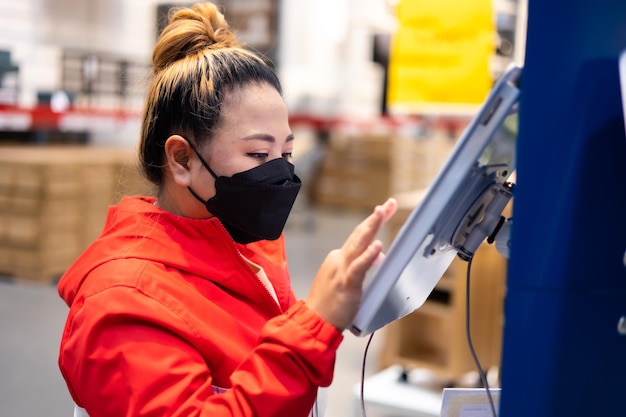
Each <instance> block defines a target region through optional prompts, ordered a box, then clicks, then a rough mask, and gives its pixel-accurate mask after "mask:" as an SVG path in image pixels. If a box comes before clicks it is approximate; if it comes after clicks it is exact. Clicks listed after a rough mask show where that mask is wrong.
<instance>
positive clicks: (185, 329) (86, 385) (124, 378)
mask: <svg viewBox="0 0 626 417" xmlns="http://www.w3.org/2000/svg"><path fill="white" fill-rule="evenodd" d="M138 291H139V290H137V289H136V288H128V287H114V288H109V289H107V290H106V291H105V292H106V293H107V294H106V296H104V295H103V294H102V293H99V294H94V295H91V296H90V297H88V298H87V299H86V300H82V301H81V302H80V305H74V306H73V308H72V310H71V311H70V315H69V316H68V322H67V324H66V328H65V331H64V334H63V338H62V341H61V352H60V356H59V365H60V368H61V371H62V373H63V376H64V378H65V380H66V382H67V384H68V388H69V390H70V393H71V394H72V397H73V399H74V401H75V402H76V403H77V404H78V405H79V406H81V407H83V408H85V409H86V410H87V412H88V413H89V415H90V417H105V416H106V417H122V416H128V417H130V416H138V415H141V416H146V417H156V416H168V417H170V416H171V417H178V416H198V417H200V416H207V417H208V416H210V417H226V416H232V417H252V416H256V417H265V416H267V417H270V416H283V415H284V416H290V417H299V416H302V417H304V416H307V415H308V413H309V411H310V409H311V407H312V405H313V402H314V400H315V396H316V391H317V387H318V386H327V385H329V384H330V382H331V380H332V373H333V367H334V360H335V353H336V350H337V347H338V346H339V343H340V342H341V340H342V336H341V333H340V332H338V331H337V330H336V329H335V328H334V327H333V326H331V325H330V324H328V323H326V322H324V321H323V320H322V319H321V318H320V317H319V316H317V315H316V314H315V313H314V312H312V311H311V310H309V309H308V308H307V306H306V305H305V304H304V303H303V302H298V303H296V304H295V305H294V306H292V307H291V308H290V309H289V310H288V311H287V312H286V313H285V314H282V315H280V316H277V317H275V318H273V319H271V320H270V321H268V323H267V324H266V325H265V326H264V327H263V329H262V331H261V334H260V338H259V342H258V344H257V345H256V347H255V348H254V349H253V350H252V351H251V353H250V354H249V356H248V357H247V358H246V359H245V360H243V361H242V362H241V363H240V365H239V366H238V367H237V368H236V370H235V371H234V372H233V374H232V375H231V384H232V387H231V388H230V389H229V390H227V391H226V392H225V393H223V394H219V395H216V394H214V389H213V387H212V375H211V370H210V369H209V367H208V366H207V362H206V361H205V358H203V357H202V355H201V354H200V352H199V351H198V350H197V349H196V348H195V347H194V346H193V343H190V340H193V339H194V338H195V337H197V335H195V334H193V332H194V330H193V329H192V328H191V327H190V326H188V325H187V323H185V320H184V318H183V317H182V316H181V315H179V314H177V312H176V311H173V310H172V309H170V308H168V307H167V306H164V305H163V304H162V303H160V302H159V301H157V300H154V299H152V298H150V297H148V296H145V295H144V294H138V293H137V292H138ZM129 306H132V307H130V308H129Z"/></svg>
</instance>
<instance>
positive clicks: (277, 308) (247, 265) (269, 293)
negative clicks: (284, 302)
mask: <svg viewBox="0 0 626 417" xmlns="http://www.w3.org/2000/svg"><path fill="white" fill-rule="evenodd" d="M218 223H219V225H220V227H221V228H222V230H224V232H225V233H226V235H227V236H228V238H229V239H230V241H231V242H232V244H233V245H232V246H233V249H234V250H235V252H236V253H237V255H238V257H239V259H240V260H241V261H242V262H243V263H244V264H245V266H246V268H247V269H248V271H250V272H251V273H252V274H253V275H254V278H255V281H256V282H257V283H258V284H259V285H260V286H261V287H262V288H263V291H264V292H265V294H266V295H267V297H268V298H269V299H270V300H271V302H272V305H274V306H275V307H276V311H277V312H278V313H279V314H283V313H284V311H283V309H282V307H281V305H280V300H279V298H278V293H277V294H276V299H274V297H273V296H272V293H271V292H270V290H269V289H268V288H267V286H266V285H265V284H264V283H263V281H261V278H259V276H258V275H257V274H256V273H255V272H254V271H253V270H252V267H251V266H250V265H249V264H248V262H247V261H246V259H247V258H246V257H245V256H243V254H242V253H241V251H239V249H238V248H237V243H236V242H235V240H234V239H233V238H232V236H231V235H230V233H228V230H226V228H225V227H224V225H223V224H222V222H221V221H219V219H218ZM268 281H269V277H268ZM270 283H271V281H270Z"/></svg>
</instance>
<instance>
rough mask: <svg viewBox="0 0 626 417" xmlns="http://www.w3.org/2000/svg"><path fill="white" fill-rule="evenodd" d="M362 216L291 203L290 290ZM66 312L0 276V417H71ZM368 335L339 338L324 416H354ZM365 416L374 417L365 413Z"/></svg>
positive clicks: (47, 294)
mask: <svg viewBox="0 0 626 417" xmlns="http://www.w3.org/2000/svg"><path fill="white" fill-rule="evenodd" d="M366 215H367V212H365V211H364V212H354V211H346V210H330V209H310V208H309V207H307V205H306V204H303V203H300V204H297V205H296V207H295V208H294V211H293V213H292V217H291V218H290V220H289V223H288V225H287V228H286V237H287V242H288V255H289V259H290V263H289V265H290V270H291V275H292V279H293V285H294V290H295V291H296V294H297V295H298V297H300V298H304V297H306V295H307V293H308V289H309V286H310V284H311V281H312V279H313V277H314V276H315V273H316V271H317V268H318V267H319V265H320V264H321V262H322V260H323V259H324V257H325V256H326V254H327V253H328V251H329V250H331V249H333V248H335V247H338V246H340V245H341V244H342V243H343V241H344V239H345V238H346V237H347V236H348V234H349V232H350V231H351V230H352V228H353V227H354V226H355V225H356V224H358V222H359V221H360V220H361V219H363V218H364V217H365V216H366ZM66 314H67V308H66V306H65V304H64V303H63V302H62V300H61V299H60V298H59V297H58V295H57V292H56V287H55V286H54V285H53V284H50V285H44V284H35V283H29V282H27V281H23V280H17V281H12V280H7V279H0V416H11V417H39V416H41V417H70V416H71V415H72V410H73V404H72V401H71V399H70V397H69V395H68V393H67V391H66V388H65V383H64V381H63V379H62V378H61V375H60V373H59V370H58V368H57V364H56V361H57V352H58V344H59V340H60V336H61V332H62V329H63V324H64V321H65V316H66ZM381 340H382V337H379V338H376V337H374V339H373V341H372V344H371V345H370V348H369V351H368V356H367V364H366V368H365V372H366V375H371V374H373V373H374V372H376V370H377V365H376V358H377V352H378V346H379V345H380V342H381ZM366 343H367V338H357V337H355V336H353V335H352V334H351V333H349V332H346V333H345V340H344V342H343V343H342V345H341V347H340V349H339V352H338V356H337V363H336V370H335V379H334V382H333V384H332V385H331V387H330V388H329V389H328V390H327V391H326V394H327V405H326V417H349V416H353V415H354V416H356V414H354V411H355V401H356V398H355V396H354V395H353V389H354V387H355V386H357V385H358V384H359V382H360V378H361V369H362V361H363V354H364V351H365V346H366ZM368 416H369V417H375V416H374V415H373V414H371V413H368Z"/></svg>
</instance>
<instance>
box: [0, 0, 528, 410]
mask: <svg viewBox="0 0 626 417" xmlns="http://www.w3.org/2000/svg"><path fill="white" fill-rule="evenodd" d="M217 3H218V4H220V5H221V6H223V11H224V14H225V16H226V18H227V20H228V21H229V22H230V23H231V26H232V27H233V28H234V29H235V30H236V31H237V32H238V33H239V36H240V39H241V40H243V41H245V42H246V43H247V44H248V46H249V47H251V48H253V49H255V50H257V51H258V52H260V53H262V54H264V55H266V56H268V57H269V58H270V59H271V60H272V62H273V63H274V65H275V66H276V68H277V70H278V72H279V74H280V77H281V79H282V81H283V85H284V90H285V94H284V96H285V100H286V102H287V105H288V108H289V110H290V114H291V126H292V129H293V131H294V133H295V136H296V138H297V140H296V149H295V160H296V169H297V170H298V172H299V175H300V176H301V178H302V179H303V182H304V184H305V187H304V189H303V191H302V192H301V193H300V195H299V197H298V200H297V202H296V206H295V207H294V210H293V213H292V216H291V218H290V220H289V223H288V224H287V228H286V235H287V241H288V249H289V256H290V269H291V274H292V278H293V282H294V288H295V290H296V293H297V295H298V296H299V297H306V295H307V292H308V287H309V285H310V283H311V280H312V278H313V276H314V275H315V271H316V270H317V267H318V266H319V264H320V263H321V261H322V259H323V258H324V257H325V255H326V253H327V252H328V251H329V250H331V249H333V248H335V247H337V246H339V245H340V244H341V243H342V242H343V240H344V238H345V237H346V236H347V235H348V233H349V232H350V230H351V229H352V227H353V226H355V225H356V224H357V223H358V222H359V221H360V220H361V219H362V218H363V217H364V216H366V215H367V213H368V212H369V211H370V210H371V208H372V207H373V206H374V205H375V204H378V203H380V202H382V201H384V200H385V199H386V198H387V197H388V196H395V197H397V198H398V200H399V202H400V210H399V212H398V214H397V215H396V216H395V217H394V219H393V221H392V222H391V223H390V224H389V225H388V226H387V227H386V228H385V229H384V230H383V233H382V236H381V238H382V239H383V241H384V242H385V243H386V244H387V245H388V244H389V243H390V242H391V240H392V239H393V237H394V236H395V234H396V233H397V231H398V230H399V228H400V226H401V225H402V223H403V222H404V220H406V218H407V216H408V215H409V213H410V211H411V210H412V208H413V207H415V206H416V204H417V203H418V202H419V198H420V195H422V193H423V190H424V189H425V188H426V187H428V185H429V184H430V181H431V180H432V179H433V177H434V176H435V175H436V174H437V172H438V170H439V169H440V167H441V165H442V164H443V162H444V161H445V160H446V158H447V157H448V155H449V152H450V151H451V149H452V147H453V146H454V144H455V143H456V140H457V139H458V138H459V136H460V135H461V133H462V131H463V129H464V128H465V127H466V125H467V123H468V122H469V121H470V119H471V117H472V116H473V114H474V112H475V111H476V110H477V108H478V106H479V105H480V103H482V101H483V99H484V98H485V97H486V95H487V93H488V91H489V89H490V87H491V85H492V83H493V82H494V81H495V80H496V79H497V78H498V76H499V75H500V74H501V73H502V71H503V70H504V69H505V68H506V66H507V65H508V64H509V63H511V62H516V63H518V64H522V63H523V60H524V39H525V30H526V1H525V0H517V1H516V0H493V1H492V0H487V1H485V0H445V1H443V0H442V1H438V2H432V1H431V2H428V1H424V0H359V1H357V0H316V1H313V0H281V1H279V0H221V1H218V2H217ZM434 3H436V4H434ZM190 4H193V2H188V1H187V2H175V1H172V2H161V1H157V0H22V1H19V2H15V1H12V0H0V276H1V279H0V415H2V416H5V415H6V416H9V415H10V416H24V417H31V416H47V417H55V416H69V415H71V413H72V402H71V399H70V397H69V395H68V393H67V391H66V389H65V385H64V382H63V380H62V378H61V375H60V373H59V372H58V368H57V366H56V355H57V351H58V343H59V340H60V335H61V331H62V328H63V323H64V320H65V315H66V313H67V308H66V306H65V305H64V304H63V302H62V301H61V300H60V299H59V298H58V295H57V293H56V287H55V284H56V282H57V280H58V278H59V277H60V275H61V274H62V273H63V271H64V270H65V268H67V266H68V265H69V264H70V263H71V262H72V261H73V260H74V259H75V258H76V256H78V254H80V252H81V251H82V250H83V249H84V248H85V247H86V246H87V245H88V244H89V242H91V241H92V240H93V239H94V238H95V237H96V236H97V235H98V233H99V231H100V229H101V227H102V224H103V221H104V218H105V215H106V210H107V207H108V206H109V205H110V204H113V203H115V202H116V201H118V200H119V199H120V198H121V197H122V196H124V195H135V194H145V193H149V192H150V188H149V187H148V185H147V183H146V182H145V181H144V180H143V179H142V177H141V176H140V174H139V172H138V170H137V167H136V157H135V148H136V145H137V143H138V137H139V128H140V120H141V110H142V105H143V97H144V85H145V80H146V77H147V75H148V72H149V69H150V58H151V52H152V48H153V46H154V42H155V40H156V37H157V36H158V33H159V32H160V30H161V29H162V28H163V26H164V24H165V21H166V16H167V13H168V11H169V10H170V9H171V8H172V7H176V6H180V5H190ZM492 249H493V248H491V247H484V248H483V247H481V248H480V249H479V251H481V253H480V256H477V257H476V263H475V266H474V268H476V270H478V271H479V272H477V273H481V274H482V275H483V279H481V280H480V281H478V282H476V283H474V284H473V285H476V286H477V287H476V291H472V297H473V299H472V305H473V306H476V307H474V308H476V311H474V310H472V317H473V318H474V320H475V321H474V322H473V323H472V331H473V333H474V337H475V341H474V343H475V347H476V349H477V353H478V355H479V357H480V359H481V361H482V364H483V366H484V368H485V369H487V370H488V371H489V377H490V381H491V382H492V385H493V386H497V385H498V383H499V365H500V359H501V339H502V323H503V318H502V317H503V314H502V310H503V297H504V283H505V276H504V275H505V271H506V263H505V262H506V261H505V259H504V258H502V257H501V256H499V255H498V254H497V253H495V252H494V251H495V249H493V250H492ZM464 284H465V268H464V267H463V266H462V265H460V264H457V263H453V265H452V266H451V267H450V269H449V270H448V272H447V273H446V275H445V276H444V278H443V279H442V280H441V282H440V284H439V285H438V287H437V289H436V291H435V292H434V293H433V294H434V295H433V296H432V299H429V301H427V303H426V304H425V307H424V308H422V309H420V310H418V311H417V312H415V313H413V314H411V315H410V316H408V317H406V318H405V319H402V320H399V321H397V322H395V323H393V324H392V325H390V326H388V327H387V328H385V329H383V331H381V332H380V333H379V334H377V335H376V337H375V338H374V339H373V342H372V345H371V346H370V349H369V351H368V357H367V364H366V367H365V371H366V376H370V377H372V378H373V379H372V380H371V382H372V385H371V386H372V388H371V391H370V392H371V395H370V398H369V400H368V406H369V407H370V411H371V412H370V413H369V414H370V415H374V416H381V417H382V416H388V417H390V416H400V415H408V416H411V415H413V416H430V415H435V416H436V415H439V408H438V407H439V406H440V394H441V390H442V388H443V387H445V386H476V385H477V384H478V380H477V376H476V372H475V365H474V363H473V361H472V358H471V355H470V352H469V350H468V348H467V343H466V341H465V339H464V338H465V333H464V331H465V330H464V322H465V312H464V309H463V300H464V299H463V297H464V291H465V289H464ZM474 298H475V299H474ZM416 329H419V330H416ZM366 342H367V341H366V340H364V339H361V338H357V337H354V336H353V335H351V334H346V337H345V341H344V343H343V345H342V347H341V348H340V351H339V354H338V360H337V367H336V378H335V381H334V382H333V384H332V385H331V387H330V388H329V389H328V390H327V391H326V398H327V411H326V415H327V416H328V417H344V416H351V415H354V416H357V415H360V404H359V403H358V401H359V395H358V389H359V386H358V385H359V383H360V381H361V371H362V360H363V356H364V354H365V346H366ZM402 371H404V373H402ZM402 377H404V382H402V381H400V380H401V379H402ZM399 381H400V382H402V384H401V385H400V386H399V385H397V384H398V382H399ZM86 383H88V382H87V381H86ZM375 384H379V385H375ZM406 388H408V389H410V391H408V392H407V393H405V392H404V391H400V390H403V389H406ZM366 392H367V391H366ZM399 392H402V395H401V396H400V397H401V398H398V395H397V394H398V393H399ZM422 395H423V396H425V397H423V398H422V397H419V396H422ZM407 398H413V399H414V400H412V401H409V404H406V402H407V401H406V399H407ZM418 398H420V400H419V401H418V400H417V399H418Z"/></svg>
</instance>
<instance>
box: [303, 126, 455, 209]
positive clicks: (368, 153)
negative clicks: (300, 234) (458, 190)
mask: <svg viewBox="0 0 626 417" xmlns="http://www.w3.org/2000/svg"><path fill="white" fill-rule="evenodd" d="M454 143H455V141H454V140H453V139H451V138H450V137H449V136H446V135H428V136H418V137H409V136H406V135H403V134H402V132H400V131H398V130H388V131H383V132H379V133H372V132H366V131H359V130H356V131H355V130H352V131H349V132H346V131H337V132H334V133H333V134H332V135H331V138H330V141H329V144H328V147H327V149H326V153H325V155H324V157H323V158H322V161H321V165H320V169H319V176H318V178H317V179H316V181H317V183H316V189H315V194H314V199H315V201H316V203H318V204H321V205H328V206H337V207H347V208H355V209H367V210H369V209H371V208H372V207H373V206H375V205H377V204H381V203H382V202H384V201H385V200H386V199H387V198H388V197H390V196H393V195H396V194H399V193H403V192H409V191H412V190H416V189H421V188H424V187H428V186H429V185H430V183H431V181H432V180H433V179H434V177H435V175H436V174H437V172H438V171H439V169H440V168H441V166H442V165H443V163H444V162H445V160H446V159H447V157H448V156H449V154H450V152H451V150H452V147H453V146H454Z"/></svg>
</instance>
